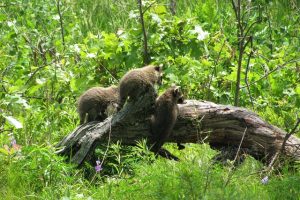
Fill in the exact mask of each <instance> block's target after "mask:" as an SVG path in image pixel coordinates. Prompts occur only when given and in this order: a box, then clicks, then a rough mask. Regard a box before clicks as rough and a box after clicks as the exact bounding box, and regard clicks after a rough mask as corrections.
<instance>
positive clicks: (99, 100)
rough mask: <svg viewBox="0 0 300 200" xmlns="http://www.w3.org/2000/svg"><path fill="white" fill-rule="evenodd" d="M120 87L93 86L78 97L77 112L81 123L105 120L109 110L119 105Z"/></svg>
mask: <svg viewBox="0 0 300 200" xmlns="http://www.w3.org/2000/svg"><path fill="white" fill-rule="evenodd" d="M118 102H119V88H118V87H117V86H110V87H108V88H103V87H93V88H90V89H89V90H87V91H86V92H84V93H83V94H82V95H81V96H80V97H79V99H78V104H77V112H78V114H79V118H80V124H83V123H85V122H91V121H103V120H104V119H106V118H107V117H108V114H107V110H109V109H111V107H117V104H118Z"/></svg>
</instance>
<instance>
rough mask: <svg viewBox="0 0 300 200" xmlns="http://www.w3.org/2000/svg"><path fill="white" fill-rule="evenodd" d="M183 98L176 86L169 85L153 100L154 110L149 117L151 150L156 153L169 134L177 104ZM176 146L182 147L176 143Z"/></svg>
mask: <svg viewBox="0 0 300 200" xmlns="http://www.w3.org/2000/svg"><path fill="white" fill-rule="evenodd" d="M182 103H184V98H183V95H182V92H181V91H180V88H179V87H178V86H173V87H170V88H169V89H168V90H167V91H165V92H164V93H163V94H162V95H161V96H159V97H158V98H157V100H156V102H155V112H154V115H153V116H152V117H151V133H152V135H153V137H154V145H153V147H152V151H153V152H155V153H157V152H158V151H159V150H160V149H161V147H162V145H163V144H164V142H165V141H166V140H167V138H168V137H169V136H170V134H171V132H172V130H173V127H174V125H175V122H176V120H177V116H178V112H179V109H178V105H177V104H182ZM177 145H178V148H179V149H180V148H183V147H184V146H183V145H181V144H179V143H178V144H177Z"/></svg>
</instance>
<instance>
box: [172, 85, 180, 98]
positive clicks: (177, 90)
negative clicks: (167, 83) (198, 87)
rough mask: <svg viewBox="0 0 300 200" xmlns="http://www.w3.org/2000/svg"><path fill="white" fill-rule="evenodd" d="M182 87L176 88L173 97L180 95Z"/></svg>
mask: <svg viewBox="0 0 300 200" xmlns="http://www.w3.org/2000/svg"><path fill="white" fill-rule="evenodd" d="M179 90H180V87H179V86H176V87H175V88H174V91H173V96H174V97H176V96H177V95H178V94H179Z"/></svg>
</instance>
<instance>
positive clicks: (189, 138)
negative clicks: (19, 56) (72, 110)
mask: <svg viewBox="0 0 300 200" xmlns="http://www.w3.org/2000/svg"><path fill="white" fill-rule="evenodd" d="M148 99H149V97H146V96H145V97H143V98H141V99H140V100H139V101H138V102H135V103H127V104H126V105H125V108H124V109H122V110H121V111H120V112H118V113H116V114H115V115H113V116H111V117H109V118H107V119H106V120H105V121H104V122H101V123H97V122H90V123H87V124H84V125H81V126H79V127H78V128H76V129H75V130H74V131H73V132H72V133H70V134H69V135H68V136H67V137H65V138H64V139H63V140H62V141H61V142H60V143H59V144H58V145H57V147H58V148H59V150H58V151H57V153H59V154H66V155H69V156H71V161H72V162H74V163H76V164H78V165H80V164H81V163H82V162H83V161H84V159H85V158H86V156H88V155H89V154H90V153H91V152H93V151H94V148H95V147H96V146H97V144H99V143H101V142H103V141H107V140H108V138H109V139H110V140H111V142H115V141H118V140H120V141H122V144H124V145H133V144H135V143H136V141H138V140H141V139H145V138H147V139H148V140H151V139H152V136H151V134H150V127H149V114H147V113H149V112H151V109H149V107H150V106H149V105H150V102H149V101H148ZM179 113H180V114H179V117H178V119H177V122H176V125H175V127H174V130H173V133H172V135H171V136H170V138H169V139H168V142H175V143H177V142H180V143H203V142H206V143H209V144H210V145H211V146H212V147H214V148H217V149H220V148H222V147H228V146H232V147H239V146H241V148H244V149H248V150H249V151H247V152H248V153H249V154H250V155H252V156H253V157H255V158H257V159H262V158H267V159H270V158H271V157H272V156H273V155H274V154H275V153H276V152H278V151H280V150H281V147H282V143H283V140H284V137H285V135H286V132H285V131H283V130H281V129H279V128H277V127H276V126H273V125H271V124H269V123H267V122H265V121H264V120H262V119H261V118H260V117H259V116H258V115H257V114H255V113H253V112H251V111H249V110H247V109H245V108H240V107H234V106H228V105H219V104H215V103H212V102H208V101H197V100H187V103H186V104H182V105H179ZM299 148H300V139H299V138H297V137H295V136H293V135H292V136H291V137H290V138H289V139H288V140H287V142H286V145H285V148H284V151H283V152H282V156H286V157H289V158H292V159H293V160H298V161H299V160H300V149H299Z"/></svg>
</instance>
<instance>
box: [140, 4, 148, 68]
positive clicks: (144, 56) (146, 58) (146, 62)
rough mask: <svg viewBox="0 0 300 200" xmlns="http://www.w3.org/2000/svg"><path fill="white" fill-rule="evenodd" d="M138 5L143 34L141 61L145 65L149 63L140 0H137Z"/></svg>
mask: <svg viewBox="0 0 300 200" xmlns="http://www.w3.org/2000/svg"><path fill="white" fill-rule="evenodd" d="M138 6H139V12H140V20H141V25H142V31H143V36H144V42H143V43H144V54H143V63H144V65H147V64H149V63H150V57H149V52H148V43H147V33H146V29H145V23H144V14H143V10H142V0H138Z"/></svg>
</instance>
